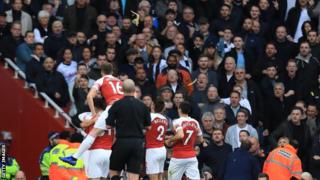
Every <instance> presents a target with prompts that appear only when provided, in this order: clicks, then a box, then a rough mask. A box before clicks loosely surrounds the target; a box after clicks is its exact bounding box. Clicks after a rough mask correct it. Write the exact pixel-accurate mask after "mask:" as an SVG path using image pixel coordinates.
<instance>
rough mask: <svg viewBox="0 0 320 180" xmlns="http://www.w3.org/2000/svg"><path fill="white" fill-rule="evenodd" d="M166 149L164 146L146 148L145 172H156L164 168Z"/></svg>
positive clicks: (160, 171)
mask: <svg viewBox="0 0 320 180" xmlns="http://www.w3.org/2000/svg"><path fill="white" fill-rule="evenodd" d="M166 156H167V150H166V148H165V147H160V148H150V149H147V150H146V173H147V174H158V173H162V172H163V169H164V162H165V160H166Z"/></svg>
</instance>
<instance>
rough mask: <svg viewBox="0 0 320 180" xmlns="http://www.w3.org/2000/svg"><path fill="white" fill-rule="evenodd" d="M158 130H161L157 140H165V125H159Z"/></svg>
mask: <svg viewBox="0 0 320 180" xmlns="http://www.w3.org/2000/svg"><path fill="white" fill-rule="evenodd" d="M157 131H158V132H159V135H158V137H157V140H158V141H163V134H164V127H163V126H158V128H157Z"/></svg>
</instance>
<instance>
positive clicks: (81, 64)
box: [77, 63, 87, 69]
mask: <svg viewBox="0 0 320 180" xmlns="http://www.w3.org/2000/svg"><path fill="white" fill-rule="evenodd" d="M80 66H85V67H86V68H87V65H86V64H85V63H79V64H78V65H77V69H79V67H80Z"/></svg>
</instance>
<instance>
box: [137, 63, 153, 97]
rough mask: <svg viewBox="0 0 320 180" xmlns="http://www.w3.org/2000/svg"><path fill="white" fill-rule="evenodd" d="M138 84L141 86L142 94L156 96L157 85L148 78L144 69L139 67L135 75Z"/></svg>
mask: <svg viewBox="0 0 320 180" xmlns="http://www.w3.org/2000/svg"><path fill="white" fill-rule="evenodd" d="M135 82H136V85H137V86H139V87H140V89H141V94H142V96H145V95H151V96H152V98H156V87H155V85H154V83H151V82H150V81H149V79H147V74H146V71H145V70H144V69H137V70H136V76H135Z"/></svg>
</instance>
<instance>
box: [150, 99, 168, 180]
mask: <svg viewBox="0 0 320 180" xmlns="http://www.w3.org/2000/svg"><path fill="white" fill-rule="evenodd" d="M164 110H165V105H164V101H162V100H160V99H159V100H156V102H155V105H154V113H151V128H150V129H148V130H147V132H146V173H147V175H148V176H149V178H150V180H162V179H163V170H164V162H165V160H166V154H167V152H166V148H165V146H164V140H165V135H166V132H167V129H168V120H167V118H166V117H164V116H163V115H162V113H163V112H164Z"/></svg>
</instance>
